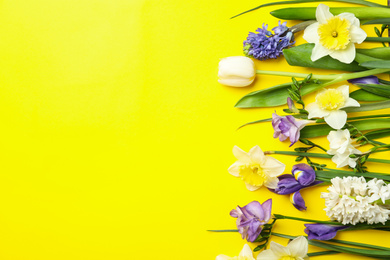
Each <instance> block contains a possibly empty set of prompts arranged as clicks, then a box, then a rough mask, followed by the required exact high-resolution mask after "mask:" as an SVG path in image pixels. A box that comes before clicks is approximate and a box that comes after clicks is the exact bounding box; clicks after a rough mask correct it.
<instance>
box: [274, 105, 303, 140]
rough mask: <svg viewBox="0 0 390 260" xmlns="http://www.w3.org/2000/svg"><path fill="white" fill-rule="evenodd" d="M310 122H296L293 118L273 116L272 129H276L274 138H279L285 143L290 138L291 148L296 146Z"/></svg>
mask: <svg viewBox="0 0 390 260" xmlns="http://www.w3.org/2000/svg"><path fill="white" fill-rule="evenodd" d="M309 123H310V121H308V120H299V121H298V120H295V117H293V116H278V115H277V114H276V113H273V114H272V127H273V128H274V131H275V132H274V138H278V137H279V140H280V141H282V142H283V141H284V140H286V139H287V138H290V142H291V144H290V147H291V146H292V145H293V144H295V143H296V142H297V141H298V140H299V137H300V135H301V130H302V128H304V127H305V126H306V125H307V124H309Z"/></svg>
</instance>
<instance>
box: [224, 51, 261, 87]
mask: <svg viewBox="0 0 390 260" xmlns="http://www.w3.org/2000/svg"><path fill="white" fill-rule="evenodd" d="M255 77H256V68H255V63H254V62H253V61H252V60H251V59H250V58H248V57H244V56H232V57H227V58H223V59H222V60H221V61H220V62H219V66H218V82H219V83H221V84H223V85H226V86H231V87H245V86H248V85H250V84H252V82H253V80H255Z"/></svg>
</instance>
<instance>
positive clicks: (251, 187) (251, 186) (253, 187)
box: [245, 182, 260, 191]
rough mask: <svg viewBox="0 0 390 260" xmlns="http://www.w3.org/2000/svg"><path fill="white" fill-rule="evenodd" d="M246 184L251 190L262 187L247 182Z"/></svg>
mask: <svg viewBox="0 0 390 260" xmlns="http://www.w3.org/2000/svg"><path fill="white" fill-rule="evenodd" d="M245 186H246V188H247V189H248V190H250V191H255V190H258V189H260V186H253V185H251V184H249V183H246V182H245Z"/></svg>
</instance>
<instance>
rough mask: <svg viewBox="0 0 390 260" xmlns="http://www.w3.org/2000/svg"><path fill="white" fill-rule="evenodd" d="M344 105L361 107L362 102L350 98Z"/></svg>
mask: <svg viewBox="0 0 390 260" xmlns="http://www.w3.org/2000/svg"><path fill="white" fill-rule="evenodd" d="M343 107H360V104H359V102H357V101H356V100H355V99H353V98H348V99H347V101H346V102H345V105H344V106H343Z"/></svg>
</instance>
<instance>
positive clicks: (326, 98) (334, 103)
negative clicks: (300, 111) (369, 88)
mask: <svg viewBox="0 0 390 260" xmlns="http://www.w3.org/2000/svg"><path fill="white" fill-rule="evenodd" d="M344 107H360V104H359V103H358V102H357V101H356V100H355V99H353V98H350V97H349V86H348V85H343V86H340V87H338V88H337V89H325V90H323V91H321V92H320V93H318V94H317V96H316V101H315V102H314V103H311V104H309V105H308V106H307V107H306V110H307V111H308V112H309V115H308V118H309V119H310V118H313V117H320V118H322V117H323V118H324V119H325V122H326V123H327V124H328V125H329V126H330V127H332V128H334V129H340V128H342V127H343V126H344V125H345V123H346V122H347V112H345V111H344V110H341V109H342V108H344Z"/></svg>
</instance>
